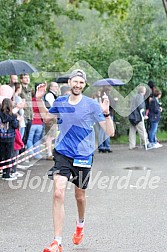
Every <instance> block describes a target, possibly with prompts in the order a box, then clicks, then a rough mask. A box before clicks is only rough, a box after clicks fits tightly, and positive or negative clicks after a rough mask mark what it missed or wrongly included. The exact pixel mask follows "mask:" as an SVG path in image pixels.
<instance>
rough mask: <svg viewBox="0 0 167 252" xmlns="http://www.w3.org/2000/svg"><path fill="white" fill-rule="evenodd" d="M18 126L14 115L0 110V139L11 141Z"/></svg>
mask: <svg viewBox="0 0 167 252" xmlns="http://www.w3.org/2000/svg"><path fill="white" fill-rule="evenodd" d="M18 127H19V121H18V120H17V117H16V115H14V114H12V115H9V114H5V113H3V112H2V111H0V141H1V142H12V141H13V140H14V137H15V129H17V128H18Z"/></svg>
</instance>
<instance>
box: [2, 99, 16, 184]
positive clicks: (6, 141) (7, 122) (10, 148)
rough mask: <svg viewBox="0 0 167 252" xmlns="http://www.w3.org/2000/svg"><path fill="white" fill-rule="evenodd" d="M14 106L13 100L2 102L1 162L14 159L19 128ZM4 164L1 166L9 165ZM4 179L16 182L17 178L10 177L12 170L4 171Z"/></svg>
mask: <svg viewBox="0 0 167 252" xmlns="http://www.w3.org/2000/svg"><path fill="white" fill-rule="evenodd" d="M12 110H13V104H12V101H11V99H8V98H5V99H3V101H2V105H1V110H0V161H4V160H7V159H10V158H11V157H13V152H14V139H15V129H17V128H18V127H19V121H18V120H17V117H16V115H14V114H13V112H12ZM10 163H11V162H8V163H2V164H0V166H1V167H2V166H3V165H8V164H10ZM2 179H4V180H15V179H17V177H16V176H11V175H10V168H6V169H3V175H2Z"/></svg>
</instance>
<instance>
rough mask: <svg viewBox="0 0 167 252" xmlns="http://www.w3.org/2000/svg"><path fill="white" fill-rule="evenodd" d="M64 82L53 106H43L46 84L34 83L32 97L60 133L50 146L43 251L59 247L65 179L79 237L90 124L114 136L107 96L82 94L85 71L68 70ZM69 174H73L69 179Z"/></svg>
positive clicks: (87, 174) (76, 241)
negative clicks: (50, 233) (49, 222)
mask: <svg viewBox="0 0 167 252" xmlns="http://www.w3.org/2000/svg"><path fill="white" fill-rule="evenodd" d="M68 84H69V85H70V88H71V94H69V95H66V96H60V97H58V98H57V99H56V100H55V102H54V103H53V106H52V107H51V108H50V109H49V111H48V110H47V109H46V107H45V105H44V102H43V101H42V97H43V96H44V94H45V89H46V84H42V85H40V86H39V87H38V90H37V93H36V98H37V100H38V106H39V110H40V113H41V115H42V117H43V119H44V120H45V121H46V122H48V121H50V120H52V118H53V117H55V116H56V115H58V117H59V118H60V119H59V121H60V122H61V123H60V124H59V126H60V134H59V135H58V138H57V140H56V143H55V148H54V161H55V164H54V166H53V167H52V168H51V169H50V170H49V172H48V175H49V177H50V178H52V179H53V180H54V192H53V221H54V240H53V242H52V243H51V244H50V245H49V246H48V247H47V248H45V249H44V250H43V252H52V251H56V252H61V251H62V245H61V244H62V226H63V219H64V197H65V189H66V185H67V182H68V180H70V181H71V182H72V183H74V184H75V198H76V203H77V210H78V219H77V222H76V230H75V232H74V234H73V237H72V241H73V243H74V244H76V245H78V244H80V243H81V241H82V240H83V236H84V224H85V207H86V194H85V189H86V188H87V187H88V182H89V178H90V171H91V167H92V163H93V153H94V149H95V135H94V129H93V125H94V123H97V122H99V124H100V126H101V127H102V128H103V129H104V130H105V131H106V133H107V134H108V135H109V136H114V125H113V121H112V120H111V117H110V113H109V100H108V97H107V95H104V96H103V102H101V103H100V104H99V103H98V102H97V101H95V100H94V99H92V98H89V97H86V96H84V95H83V94H82V91H83V89H84V88H85V86H86V74H85V72H84V71H83V70H81V69H76V70H74V71H72V73H71V74H70V76H69V80H68ZM71 176H72V177H73V178H72V179H71Z"/></svg>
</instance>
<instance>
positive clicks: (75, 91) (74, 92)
mask: <svg viewBox="0 0 167 252" xmlns="http://www.w3.org/2000/svg"><path fill="white" fill-rule="evenodd" d="M71 93H72V94H73V95H76V96H77V95H80V94H81V93H82V88H76V87H73V88H71Z"/></svg>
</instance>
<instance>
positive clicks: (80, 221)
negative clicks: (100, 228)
mask: <svg viewBox="0 0 167 252" xmlns="http://www.w3.org/2000/svg"><path fill="white" fill-rule="evenodd" d="M84 224H85V219H84V218H83V219H80V218H79V219H78V221H77V227H80V228H83V227H84Z"/></svg>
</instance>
